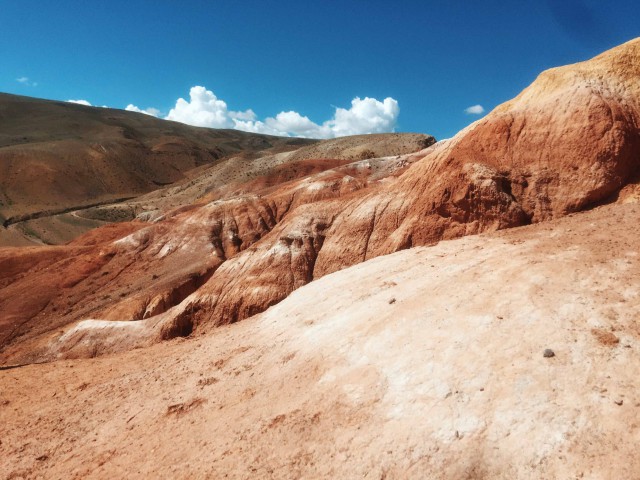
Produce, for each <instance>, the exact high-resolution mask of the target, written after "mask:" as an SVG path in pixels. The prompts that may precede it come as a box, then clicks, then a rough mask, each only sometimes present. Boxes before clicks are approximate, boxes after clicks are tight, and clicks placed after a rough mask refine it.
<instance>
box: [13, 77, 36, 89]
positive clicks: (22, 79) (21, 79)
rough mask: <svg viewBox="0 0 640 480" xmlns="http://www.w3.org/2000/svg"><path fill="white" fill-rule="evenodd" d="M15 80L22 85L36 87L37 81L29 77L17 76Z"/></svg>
mask: <svg viewBox="0 0 640 480" xmlns="http://www.w3.org/2000/svg"><path fill="white" fill-rule="evenodd" d="M16 82H18V83H21V84H22V85H26V86H27V87H37V86H38V82H33V81H31V80H30V79H29V77H18V78H16Z"/></svg>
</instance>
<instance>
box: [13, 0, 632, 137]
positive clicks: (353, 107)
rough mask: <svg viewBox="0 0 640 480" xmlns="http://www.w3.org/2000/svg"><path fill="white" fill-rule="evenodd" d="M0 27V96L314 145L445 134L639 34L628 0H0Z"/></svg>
mask: <svg viewBox="0 0 640 480" xmlns="http://www.w3.org/2000/svg"><path fill="white" fill-rule="evenodd" d="M0 20H1V21H2V23H1V25H2V37H1V39H0V59H1V64H0V91H3V92H9V93H15V94H21V95H29V96H34V97H41V98H50V99H58V100H69V99H83V100H87V101H89V102H91V103H92V104H93V105H107V106H110V107H115V108H125V107H126V106H127V105H129V104H133V105H136V106H138V107H139V108H140V109H148V108H154V109H157V110H158V111H159V112H160V116H166V115H168V114H170V113H171V110H172V109H173V110H174V112H173V114H172V115H173V116H172V118H175V119H179V120H180V119H182V120H185V121H189V119H192V121H193V119H196V120H195V122H196V123H197V122H198V121H199V122H201V123H204V124H210V125H212V126H233V125H245V127H246V128H247V129H254V130H260V129H262V131H267V132H269V131H282V129H286V128H291V129H293V130H289V133H294V134H295V133H297V134H307V135H313V134H316V135H323V136H334V135H339V134H344V133H357V132H358V129H360V130H362V129H364V130H370V131H381V130H384V129H391V128H395V130H396V131H403V132H405V131H413V132H425V133H430V134H433V135H435V136H436V137H437V138H446V137H450V136H452V135H454V134H455V133H456V132H457V131H458V130H459V129H461V128H463V127H464V126H465V125H467V124H468V123H470V122H471V121H473V120H475V119H477V118H479V115H478V114H469V113H465V109H466V108H468V107H471V106H474V105H482V106H483V107H484V109H485V110H486V111H489V110H491V109H492V108H493V107H495V106H496V105H498V104H499V103H501V102H503V101H505V100H508V99H509V98H512V97H513V96H515V95H516V94H517V93H518V92H519V91H520V90H522V89H523V88H524V87H526V86H527V85H528V84H529V83H531V82H532V81H533V80H534V79H535V77H536V75H537V74H538V73H539V72H540V71H542V70H543V69H546V68H549V67H552V66H558V65H563V64H567V63H573V62H576V61H581V60H585V59H588V58H590V57H592V56H594V55H596V54H598V53H600V52H602V51H604V50H606V49H608V48H611V47H613V46H615V45H617V44H620V43H623V42H625V41H627V40H630V39H632V38H634V37H637V36H640V6H638V3H637V0H636V1H624V0H620V1H610V2H597V1H589V0H564V1H544V0H542V1H535V2H525V1H512V2H506V1H490V0H487V1H482V2H471V1H455V0H452V1H448V2H443V1H438V2H436V1H433V2H429V1H400V2H388V1H386V2H382V1H375V0H374V1H364V0H362V1H347V0H343V1H334V0H324V1H307V2H303V1H296V2H293V1H284V0H283V1H268V0H262V1H253V0H245V1H242V2H239V1H237V0H236V1H232V0H229V1H226V0H224V1H223V0H221V1H208V2H205V1H196V0H191V1H189V0H183V1H181V2H177V1H169V0H156V1H141V0H130V1H127V2H124V1H120V0H111V1H108V2H97V1H95V2H84V1H64V0H59V1H56V2H53V1H48V0H45V1H29V0H22V1H17V0H16V1H8V0H7V1H3V0H0ZM18 79H19V80H21V81H18ZM195 86H203V87H205V88H204V89H201V90H198V91H192V87H195ZM190 91H191V92H192V93H194V94H196V97H197V98H196V100H195V101H194V102H191V99H190V97H189V94H190ZM209 92H211V93H212V94H211V95H210V94H209ZM213 96H215V98H214V97H213ZM180 97H182V98H184V99H185V100H186V102H185V103H183V104H182V106H180V105H178V108H176V107H177V106H176V101H177V100H178V98H180ZM357 98H359V99H360V101H359V102H357V103H354V104H352V101H353V100H354V99H357ZM367 98H368V100H366V101H365V99H367ZM385 99H388V101H387V102H385ZM221 102H223V103H221ZM223 105H224V108H222V106H223ZM201 107H202V108H204V109H205V110H207V111H204V112H203V111H200V110H199V108H201ZM336 108H339V110H337V111H336ZM476 110H477V111H479V110H480V109H479V108H476ZM280 112H288V113H286V114H285V115H282V116H278V114H279V113H280ZM154 113H156V114H157V112H156V111H154ZM216 115H217V117H216ZM367 116H368V117H367ZM305 117H306V118H305ZM365 117H367V118H365ZM269 118H270V119H271V120H268V119H269ZM198 119H199V120H198ZM278 129H279V130H278Z"/></svg>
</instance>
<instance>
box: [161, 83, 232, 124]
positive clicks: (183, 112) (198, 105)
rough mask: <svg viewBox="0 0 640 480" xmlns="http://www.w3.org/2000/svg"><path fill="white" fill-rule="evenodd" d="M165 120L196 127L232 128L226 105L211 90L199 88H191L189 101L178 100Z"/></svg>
mask: <svg viewBox="0 0 640 480" xmlns="http://www.w3.org/2000/svg"><path fill="white" fill-rule="evenodd" d="M166 119H167V120H174V121H176V122H182V123H186V124H188V125H195V126H197V127H210V128H231V127H233V119H232V118H231V117H230V115H229V111H228V110H227V104H226V103H225V102H224V101H222V100H219V99H218V97H216V96H215V95H214V94H213V92H212V91H211V90H207V89H206V88H205V87H201V86H195V87H191V90H190V91H189V101H187V100H185V99H184V98H179V99H178V101H177V102H176V106H175V107H174V108H172V109H171V110H170V111H169V115H167V116H166Z"/></svg>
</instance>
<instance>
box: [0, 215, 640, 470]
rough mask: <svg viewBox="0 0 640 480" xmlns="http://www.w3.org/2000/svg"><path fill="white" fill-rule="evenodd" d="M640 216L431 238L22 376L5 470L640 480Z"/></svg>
mask: <svg viewBox="0 0 640 480" xmlns="http://www.w3.org/2000/svg"><path fill="white" fill-rule="evenodd" d="M639 223H640V205H638V204H627V205H614V206H609V207H602V208H598V209H595V210H593V211H591V212H587V213H582V214H575V215H571V216H569V217H566V218H564V219H561V220H558V221H553V222H549V223H542V224H538V225H535V226H530V227H522V228H517V229H512V230H509V231H502V232H499V233H493V234H486V235H480V236H471V237H465V238H463V239H460V240H454V241H447V242H441V243H440V244H438V245H436V246H434V247H420V248H414V249H410V250H406V251H402V252H399V253H395V254H392V255H387V256H382V257H379V258H376V259H373V260H370V261H367V262H365V263H362V264H359V265H356V266H354V267H351V268H348V269H346V270H343V271H340V272H337V273H334V274H331V275H328V276H326V277H323V278H321V279H320V280H317V281H314V282H312V283H311V284H309V285H307V286H305V287H302V288H300V289H299V290H297V291H295V292H294V293H293V294H291V296H289V297H288V298H287V299H286V300H284V301H282V302H281V303H280V304H278V305H276V306H274V307H272V308H270V309H269V310H267V311H266V312H264V313H262V314H260V315H257V316H255V317H253V318H250V319H248V320H245V321H242V322H240V323H237V324H233V325H229V326H226V327H221V328H218V329H215V330H214V331H212V332H211V333H208V334H206V335H202V334H201V335H198V334H197V333H196V334H194V335H192V337H190V338H186V339H176V340H172V341H170V342H165V343H161V344H158V345H155V346H152V347H149V348H144V349H138V350H133V351H130V352H126V353H123V354H117V355H111V356H104V357H100V358H95V359H88V360H74V361H59V362H54V363H49V364H41V365H29V366H24V367H19V368H13V369H7V370H2V371H0V441H1V443H0V478H7V479H9V478H11V479H13V478H371V479H382V478H387V479H388V478H456V479H459V478H470V479H471V478H473V479H478V478H504V479H507V478H509V479H512V478H565V479H567V478H594V479H595V478H597V479H607V478H610V479H621V478H625V479H633V478H640V455H639V454H638V450H637V446H638V445H639V444H640V427H639V424H640V395H639V393H638V389H637V381H638V378H639V376H640V357H639V353H638V352H640V238H639V237H638V234H637V225H638V224H639ZM545 349H550V350H552V351H553V356H545V355H544V351H545ZM548 355H550V354H548Z"/></svg>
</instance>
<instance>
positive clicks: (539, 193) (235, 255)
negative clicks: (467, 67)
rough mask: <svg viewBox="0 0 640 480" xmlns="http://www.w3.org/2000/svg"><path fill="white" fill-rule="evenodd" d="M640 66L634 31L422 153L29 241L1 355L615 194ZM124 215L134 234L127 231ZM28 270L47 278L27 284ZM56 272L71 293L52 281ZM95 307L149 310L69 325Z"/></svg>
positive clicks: (624, 166)
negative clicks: (34, 244) (48, 242)
mask: <svg viewBox="0 0 640 480" xmlns="http://www.w3.org/2000/svg"><path fill="white" fill-rule="evenodd" d="M639 77H640V40H634V41H632V42H629V43H627V44H625V45H622V46H620V47H617V48H615V49H613V50H611V51H609V52H606V53H604V54H602V55H600V56H598V57H596V58H594V59H593V60H590V61H588V62H584V63H581V64H576V65H571V66H567V67H562V68H557V69H552V70H549V71H547V72H544V73H542V74H541V75H540V76H539V78H538V79H537V80H536V81H535V82H534V83H533V84H532V85H531V86H530V87H528V88H527V89H526V90H524V91H523V92H522V93H521V94H520V95H519V96H518V97H517V98H515V99H514V100H512V101H510V102H507V103H505V104H503V105H501V106H499V107H497V108H496V109H495V110H494V111H493V112H491V113H490V114H489V115H487V116H486V117H485V118H484V119H482V120H479V121H478V122H476V123H474V124H473V125H471V126H469V127H468V128H466V129H465V130H463V131H462V132H460V133H459V134H458V135H457V136H456V137H454V138H453V139H451V140H447V141H445V142H441V143H438V144H436V145H435V146H432V147H430V148H427V149H425V150H423V151H422V152H420V153H419V154H411V155H401V156H393V157H384V158H378V159H365V160H361V161H358V162H355V163H351V164H347V165H341V166H334V167H333V168H330V169H328V170H324V171H322V172H320V173H315V174H313V175H311V176H307V177H304V178H302V179H296V180H291V181H285V182H284V183H277V182H273V181H269V182H262V183H261V184H260V182H258V183H257V184H256V183H255V182H254V183H253V184H251V185H250V186H251V188H252V189H253V190H251V191H247V192H245V193H244V194H239V195H235V196H231V197H224V198H218V199H217V200H215V201H213V202H209V203H206V204H204V205H193V206H189V207H185V208H182V209H177V210H174V211H173V212H171V213H169V214H167V215H165V216H164V217H162V218H161V219H160V220H159V221H156V222H155V223H152V224H141V223H132V224H126V225H121V226H118V227H113V228H112V229H111V230H110V229H107V230H105V231H104V232H102V231H98V232H94V233H91V234H89V236H88V237H85V238H83V239H79V240H77V241H76V242H73V243H72V244H71V245H69V246H68V247H62V249H35V250H28V251H23V252H21V253H20V255H21V258H23V260H20V262H22V263H20V264H19V265H29V267H28V268H25V267H22V266H21V267H18V268H16V267H15V265H16V264H15V263H12V262H16V261H17V260H15V259H13V256H14V255H15V254H14V253H12V252H8V251H0V262H4V263H6V264H7V265H14V266H13V267H11V268H7V269H6V272H8V273H3V274H2V275H3V277H2V278H0V281H2V282H4V283H3V285H4V288H3V291H2V297H1V299H0V311H2V312H3V313H2V315H3V317H1V318H0V326H1V330H0V331H2V332H3V337H2V338H0V342H1V344H3V345H5V350H4V352H3V356H4V359H5V361H12V362H17V361H26V360H33V359H37V358H54V357H55V356H60V355H62V356H69V355H70V356H77V355H80V356H85V355H88V354H99V353H102V352H106V351H114V350H118V349H121V348H130V347H131V346H132V345H134V344H135V345H141V344H145V343H153V342H154V341H157V340H158V339H162V338H170V337H174V336H184V335H188V334H191V332H192V331H193V330H194V329H195V330H196V331H204V330H206V329H207V328H210V327H212V326H218V325H222V324H225V323H230V322H235V321H238V320H241V319H244V318H247V317H249V316H251V315H254V314H256V313H258V312H261V311H263V310H265V309H266V308H267V307H269V306H270V305H273V304H275V303H277V302H279V301H280V300H282V299H283V298H285V297H286V296H287V295H289V294H290V293H291V292H292V291H293V290H295V289H297V288H299V287H300V286H302V285H304V284H306V283H308V282H310V281H312V280H314V279H317V278H320V277H322V276H324V275H326V274H328V273H331V272H335V271H337V270H340V269H342V268H345V267H348V266H350V265H354V264H356V263H359V262H362V261H364V260H367V259H370V258H373V257H376V256H379V255H383V254H388V253H392V252H395V251H398V250H402V249H406V248H409V247H412V246H417V245H428V244H433V243H435V242H438V241H440V240H443V239H451V238H456V237H460V236H464V235H469V234H476V233H480V232H484V231H491V230H498V229H503V228H508V227H515V226H521V225H526V224H529V223H535V222H540V221H544V220H549V219H552V218H555V217H559V216H562V215H565V214H568V213H571V212H576V211H580V210H583V209H586V208H589V207H591V206H595V205H597V204H599V203H602V202H606V201H609V200H615V197H616V194H617V192H619V191H620V190H621V189H622V188H623V187H625V186H627V185H628V184H631V183H633V182H635V181H636V180H637V178H638V174H639V173H640V165H639V162H640V133H639V128H638V125H640V83H639V82H638V81H637V79H638V78H639ZM256 189H257V190H256ZM118 228H119V229H123V232H125V231H126V234H127V235H121V236H120V238H119V239H118V240H114V236H112V235H111V233H112V232H114V231H115V230H117V229H118ZM127 229H128V230H127ZM103 235H104V238H100V237H101V236H103ZM116 236H117V235H116ZM46 252H51V253H50V254H48V253H46ZM4 271H5V270H3V272H4ZM27 285H28V286H29V288H30V289H31V288H34V286H35V289H36V290H38V292H37V293H34V294H33V295H32V294H28V295H26V296H24V295H21V294H20V292H24V291H25V289H26V286H27ZM52 285H61V286H62V290H61V292H60V293H58V292H56V294H51V293H50V290H51V286H52ZM38 286H39V287H38ZM40 290H42V291H40ZM46 290H48V291H49V293H46V292H44V291H46ZM32 297H33V298H32ZM25 312H26V313H25ZM82 319H100V320H139V319H144V320H140V322H136V324H137V325H136V327H135V328H136V329H138V333H137V334H136V335H135V336H134V337H135V340H133V341H132V340H131V338H133V337H131V336H130V337H128V338H129V339H128V340H127V341H123V342H122V343H121V344H119V343H118V342H114V341H113V338H112V337H111V340H109V341H107V340H106V339H107V338H108V337H109V336H110V335H113V334H114V332H113V329H109V328H107V329H103V328H102V326H103V324H99V325H101V327H100V328H101V329H102V330H100V329H93V330H91V329H87V328H85V327H87V326H90V325H91V324H90V323H89V324H87V323H85V324H80V325H77V326H76V327H73V328H75V330H69V331H66V333H65V329H62V330H57V329H59V328H60V327H63V326H64V325H67V324H69V323H70V322H73V321H76V320H82ZM94 325H97V324H94ZM113 325H114V328H115V326H116V325H117V326H118V328H120V324H115V323H114V324H113ZM54 329H56V330H54ZM98 330H99V331H101V332H103V333H96V332H97V331H98ZM125 330H126V329H125ZM6 332H9V333H8V334H7V333H6ZM88 332H91V334H90V335H89V333H88ZM87 335H88V336H87ZM122 337H123V338H124V337H127V336H126V335H123V336H122ZM60 339H63V343H64V345H62V346H59V343H60V342H59V340H60ZM83 339H84V340H83ZM18 340H19V341H18ZM85 340H86V341H85ZM52 342H53V343H55V342H58V343H56V345H58V346H57V347H56V348H55V349H52V347H51V345H52ZM65 342H66V343H65ZM83 342H84V343H83ZM132 342H133V343H132ZM87 345H89V346H90V348H89V349H88V347H87Z"/></svg>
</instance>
